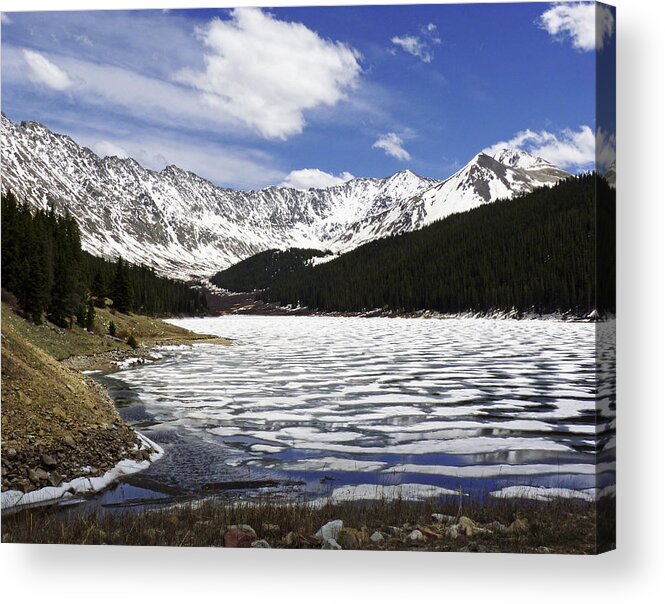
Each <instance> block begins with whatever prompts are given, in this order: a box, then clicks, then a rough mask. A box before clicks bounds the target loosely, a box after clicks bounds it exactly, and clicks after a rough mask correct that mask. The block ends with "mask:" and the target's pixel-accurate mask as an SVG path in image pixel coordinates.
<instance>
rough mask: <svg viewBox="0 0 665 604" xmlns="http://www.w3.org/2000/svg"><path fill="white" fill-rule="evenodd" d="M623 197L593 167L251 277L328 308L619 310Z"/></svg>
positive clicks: (275, 294) (285, 299) (270, 293)
mask: <svg viewBox="0 0 665 604" xmlns="http://www.w3.org/2000/svg"><path fill="white" fill-rule="evenodd" d="M615 202H616V194H615V190H614V189H612V188H610V187H609V185H608V184H607V183H606V182H605V180H604V179H602V178H600V177H598V176H597V175H596V174H593V173H592V174H585V175H581V176H577V177H572V178H569V179H567V180H565V181H562V182H560V183H558V184H557V185H555V186H553V187H551V188H548V187H543V188H540V189H537V190H535V191H533V192H531V193H528V194H525V195H523V196H521V197H518V198H514V199H512V200H502V201H497V202H494V203H492V204H487V205H485V206H481V207H479V208H476V209H473V210H470V211H468V212H465V213H462V214H456V215H452V216H449V217H448V218H446V219H444V220H441V221H439V222H436V223H434V224H432V225H430V226H427V227H425V228H423V229H421V230H419V231H414V232H410V233H404V234H401V235H395V236H392V237H387V238H385V239H379V240H376V241H373V242H370V243H367V244H365V245H363V246H361V247H358V248H356V249H355V250H353V251H350V252H348V253H346V254H343V255H341V256H340V257H339V258H337V259H335V260H332V261H330V262H327V263H325V264H320V265H318V266H304V267H302V269H301V270H298V271H292V272H290V273H284V272H281V273H279V274H277V275H276V276H275V278H274V279H273V280H272V282H271V283H269V284H268V285H267V286H265V285H264V284H265V282H264V280H263V277H264V275H263V274H261V275H259V276H257V278H256V280H255V281H254V282H253V283H250V285H254V288H258V287H260V286H261V285H264V287H265V289H264V291H263V292H261V294H260V297H261V298H262V299H263V300H265V301H267V302H275V303H279V304H281V305H288V304H292V305H303V306H308V307H309V308H311V309H316V310H320V311H341V312H358V311H363V310H371V309H377V308H379V309H385V310H392V311H398V312H412V311H417V310H421V309H429V310H435V311H440V312H451V313H454V312H467V311H473V312H491V311H494V310H509V309H513V308H514V309H517V310H518V311H520V312H528V311H530V312H535V313H551V312H573V313H576V314H580V315H581V314H587V313H589V312H591V311H593V310H594V309H595V310H597V311H598V312H599V313H601V314H603V313H607V312H614V311H615V297H614V287H615ZM254 288H248V289H249V290H250V291H251V289H254Z"/></svg>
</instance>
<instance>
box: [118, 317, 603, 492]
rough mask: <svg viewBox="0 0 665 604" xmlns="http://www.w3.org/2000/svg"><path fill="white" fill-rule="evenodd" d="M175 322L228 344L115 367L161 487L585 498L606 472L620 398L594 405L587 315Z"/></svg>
mask: <svg viewBox="0 0 665 604" xmlns="http://www.w3.org/2000/svg"><path fill="white" fill-rule="evenodd" d="M174 323H177V324H178V325H182V326H184V327H187V328H188V329H193V330H195V331H199V332H205V333H212V334H217V335H221V336H226V337H230V338H233V339H234V343H233V345H232V346H228V347H225V346H215V345H197V346H194V347H192V348H187V347H184V348H175V349H170V350H165V351H164V359H163V360H161V361H159V362H157V363H155V364H152V365H143V366H140V367H138V368H135V369H129V370H126V371H123V372H119V373H117V374H114V375H113V376H112V377H111V378H110V383H111V384H112V385H115V390H116V394H117V395H119V396H120V398H121V399H122V402H123V409H122V413H123V415H124V416H125V417H126V418H127V419H128V420H129V421H132V422H134V423H137V424H138V423H141V425H143V426H146V427H147V428H148V429H149V430H150V432H149V435H150V437H151V438H153V439H156V440H157V441H158V442H160V444H164V446H165V447H166V449H167V455H166V457H165V458H164V460H163V461H160V462H158V463H157V464H155V466H153V467H152V468H151V469H150V470H148V471H147V473H146V474H147V475H148V476H158V477H159V478H160V480H162V481H163V482H164V483H166V484H170V485H177V486H179V487H184V488H188V489H193V490H196V489H197V488H199V489H203V488H204V487H205V485H206V484H215V483H223V482H228V481H229V480H245V479H246V478H247V477H249V479H250V480H253V479H256V480H259V481H260V480H265V479H268V478H270V479H275V480H277V481H279V482H280V484H291V485H292V484H299V483H301V482H302V483H304V484H303V486H302V487H301V490H302V491H305V492H307V493H310V494H316V493H322V492H328V491H330V489H331V488H336V487H340V486H342V485H358V484H386V485H389V484H400V483H416V484H417V483H420V484H427V485H436V486H438V487H444V488H450V489H459V488H463V489H465V490H466V491H468V492H487V491H496V490H499V489H502V488H505V487H510V486H514V485H532V486H541V487H559V488H560V487H564V488H568V489H574V490H575V491H577V495H578V496H582V497H589V496H591V495H592V494H593V489H594V488H596V486H598V487H600V488H602V487H603V486H605V485H608V484H610V483H612V482H613V476H614V465H613V463H612V461H611V459H610V457H606V458H605V460H604V461H603V456H602V451H599V440H598V438H597V431H598V432H599V433H605V432H607V433H611V432H612V431H613V426H614V424H613V409H612V410H610V409H609V406H606V407H607V408H606V409H605V410H604V409H603V408H602V406H601V408H599V409H596V399H597V396H598V394H599V393H598V388H597V380H596V360H595V355H596V338H595V329H596V328H595V326H594V325H593V324H586V323H563V322H554V321H490V320H468V319H466V320H462V319H460V320H426V319H387V318H386V319H384V318H373V319H362V318H351V317H255V316H225V317H219V318H214V319H186V320H177V321H174ZM128 392H129V394H128ZM601 394H602V393H601ZM605 394H606V395H607V393H605ZM136 395H138V397H139V398H138V399H136V398H135V397H136ZM610 395H612V396H613V394H612V393H610ZM610 395H608V396H610ZM610 397H611V396H610ZM601 444H604V445H606V446H608V445H609V446H610V447H613V441H612V442H609V440H608V439H607V438H606V439H604V441H603V442H602V443H601ZM599 453H600V455H599V457H598V459H599V460H600V462H601V465H600V466H598V467H597V465H596V464H597V459H596V456H597V454H599ZM597 471H599V472H600V474H599V476H600V478H599V482H598V484H597V481H596V472H597ZM322 481H323V482H322ZM331 485H332V487H331Z"/></svg>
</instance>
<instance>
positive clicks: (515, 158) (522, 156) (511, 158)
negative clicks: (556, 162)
mask: <svg viewBox="0 0 665 604" xmlns="http://www.w3.org/2000/svg"><path fill="white" fill-rule="evenodd" d="M492 157H493V158H494V159H495V160H496V161H498V162H499V163H501V164H503V165H504V166H509V167H511V168H519V169H521V170H533V169H538V168H544V167H551V166H552V164H551V163H550V162H548V161H546V160H544V159H543V158H542V157H536V156H535V155H531V154H530V153H527V152H526V151H522V150H521V149H513V148H510V147H504V148H503V149H500V150H499V151H497V152H496V153H494V154H493V155H492Z"/></svg>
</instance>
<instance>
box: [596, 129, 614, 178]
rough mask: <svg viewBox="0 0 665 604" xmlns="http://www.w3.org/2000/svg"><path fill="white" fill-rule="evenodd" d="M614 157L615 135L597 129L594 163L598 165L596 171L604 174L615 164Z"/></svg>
mask: <svg viewBox="0 0 665 604" xmlns="http://www.w3.org/2000/svg"><path fill="white" fill-rule="evenodd" d="M616 156H617V142H616V134H615V133H614V132H606V131H605V130H603V129H602V128H598V129H597V130H596V162H597V163H598V171H599V172H600V173H601V174H604V173H605V172H606V171H607V170H608V168H609V167H610V166H611V165H612V164H613V163H615V161H616Z"/></svg>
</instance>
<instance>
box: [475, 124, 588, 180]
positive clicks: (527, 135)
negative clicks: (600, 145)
mask: <svg viewBox="0 0 665 604" xmlns="http://www.w3.org/2000/svg"><path fill="white" fill-rule="evenodd" d="M504 148H511V149H521V150H522V151H526V152H527V153H530V154H531V155H535V156H536V157H542V158H543V159H546V160H547V161H549V162H551V163H553V164H555V165H557V166H560V167H561V168H569V169H577V170H581V169H589V168H592V167H593V165H594V162H595V160H596V137H595V136H594V134H593V130H592V129H591V128H590V127H589V126H580V128H579V130H577V131H575V130H571V129H569V128H566V129H565V130H562V131H561V132H559V133H558V134H555V133H553V132H548V131H547V130H541V131H539V132H536V131H533V130H523V131H521V132H518V133H517V134H516V135H515V136H514V137H513V138H511V139H510V140H507V141H501V142H498V143H496V144H494V145H492V146H491V147H487V148H486V149H484V150H483V151H484V152H485V153H487V154H488V155H494V154H495V153H496V152H498V151H500V150H501V149H504Z"/></svg>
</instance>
